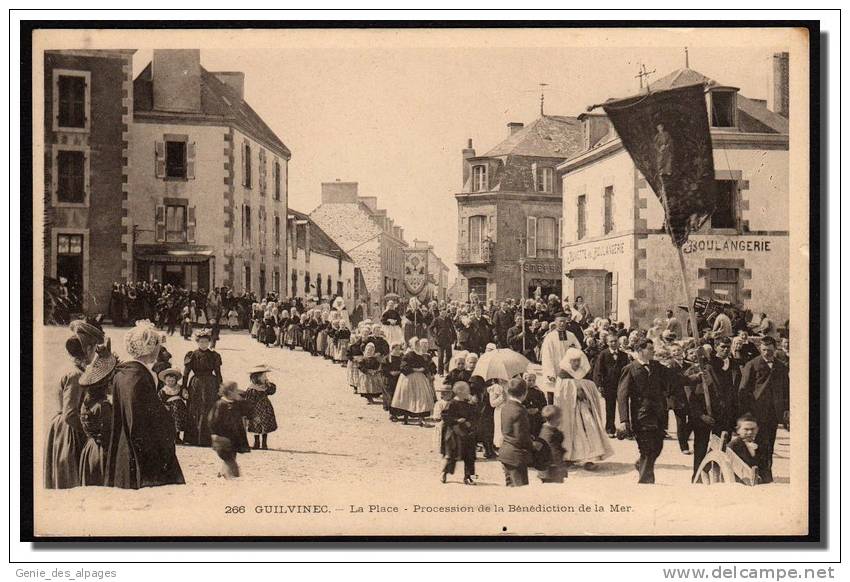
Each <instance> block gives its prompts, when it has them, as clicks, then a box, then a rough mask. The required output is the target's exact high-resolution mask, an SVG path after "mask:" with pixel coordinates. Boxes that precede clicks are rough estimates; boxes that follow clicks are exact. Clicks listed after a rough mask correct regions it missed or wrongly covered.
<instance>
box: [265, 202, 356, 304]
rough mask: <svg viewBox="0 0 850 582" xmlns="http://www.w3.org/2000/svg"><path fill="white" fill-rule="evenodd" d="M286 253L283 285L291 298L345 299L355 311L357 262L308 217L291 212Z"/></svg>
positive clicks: (288, 217) (307, 215) (295, 211)
mask: <svg viewBox="0 0 850 582" xmlns="http://www.w3.org/2000/svg"><path fill="white" fill-rule="evenodd" d="M287 220H288V222H289V224H288V226H287V233H288V236H287V237H286V250H287V253H288V256H289V265H290V272H289V280H288V281H284V282H283V283H281V289H282V290H283V291H282V293H283V295H286V296H289V297H316V298H317V299H319V300H321V299H323V298H328V297H329V298H330V299H331V300H333V299H334V298H335V297H342V298H343V300H345V305H346V307H347V308H348V310H349V311H351V310H352V309H354V281H355V279H354V261H353V260H352V259H351V257H350V256H349V255H348V254H347V253H346V252H345V251H344V250H343V249H342V248H340V246H339V245H337V244H336V242H334V240H333V239H332V238H331V237H329V236H328V235H327V233H326V232H325V231H324V230H322V229H321V228H320V227H319V225H317V224H316V223H315V222H313V221H312V220H311V219H310V215H309V214H304V213H303V212H298V211H297V210H293V209H291V208H290V209H289V214H288V216H287Z"/></svg>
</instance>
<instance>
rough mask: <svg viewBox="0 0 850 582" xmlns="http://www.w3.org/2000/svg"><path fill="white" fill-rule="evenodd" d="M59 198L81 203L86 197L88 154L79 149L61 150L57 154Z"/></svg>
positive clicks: (62, 200)
mask: <svg viewBox="0 0 850 582" xmlns="http://www.w3.org/2000/svg"><path fill="white" fill-rule="evenodd" d="M56 167H57V173H58V174H59V175H58V178H57V190H56V195H57V200H58V201H59V202H71V203H75V204H80V203H83V202H85V199H86V155H85V153H84V152H82V151H77V150H59V151H58V152H57V154H56Z"/></svg>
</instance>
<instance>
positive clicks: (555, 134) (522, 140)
mask: <svg viewBox="0 0 850 582" xmlns="http://www.w3.org/2000/svg"><path fill="white" fill-rule="evenodd" d="M583 140H584V138H583V134H582V127H581V122H580V121H579V120H578V118H576V117H566V116H562V115H543V116H542V117H539V118H537V119H535V120H534V121H533V122H531V123H530V124H528V125H527V126H525V127H523V128H522V129H520V130H518V131H515V132H514V133H513V134H511V135H510V136H508V138H507V139H505V140H504V141H503V142H501V143H500V144H499V145H497V146H496V147H494V148H493V149H491V150H490V151H489V152H487V153H486V154H484V155H483V156H480V157H485V158H495V157H499V156H507V155H513V156H538V157H549V158H569V157H571V156H572V155H573V154H576V153H578V152H579V151H581V150H582V148H583V147H584V143H583Z"/></svg>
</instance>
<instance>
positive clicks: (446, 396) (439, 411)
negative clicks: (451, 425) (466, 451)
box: [431, 389, 454, 451]
mask: <svg viewBox="0 0 850 582" xmlns="http://www.w3.org/2000/svg"><path fill="white" fill-rule="evenodd" d="M452 398H454V393H453V392H452V391H451V389H449V390H441V391H440V399H439V400H437V403H436V404H435V405H434V412H432V413H431V418H432V419H434V420H436V421H437V424H435V425H434V450H435V451H442V449H443V411H444V410H445V409H446V407H447V406H448V405H449V402H451V401H452Z"/></svg>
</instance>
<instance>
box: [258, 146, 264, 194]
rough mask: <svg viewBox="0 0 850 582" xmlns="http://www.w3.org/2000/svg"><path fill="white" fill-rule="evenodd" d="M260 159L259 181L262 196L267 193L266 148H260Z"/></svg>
mask: <svg viewBox="0 0 850 582" xmlns="http://www.w3.org/2000/svg"><path fill="white" fill-rule="evenodd" d="M258 157H259V159H260V171H259V180H258V181H259V183H260V196H265V195H266V150H264V149H262V148H260V153H259V154H258Z"/></svg>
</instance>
